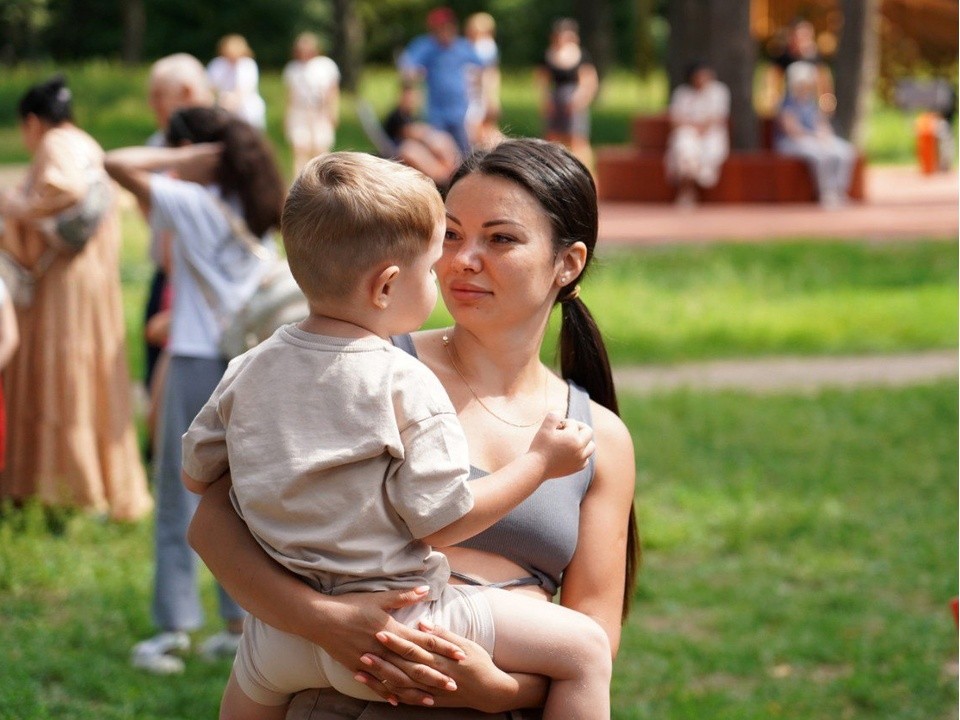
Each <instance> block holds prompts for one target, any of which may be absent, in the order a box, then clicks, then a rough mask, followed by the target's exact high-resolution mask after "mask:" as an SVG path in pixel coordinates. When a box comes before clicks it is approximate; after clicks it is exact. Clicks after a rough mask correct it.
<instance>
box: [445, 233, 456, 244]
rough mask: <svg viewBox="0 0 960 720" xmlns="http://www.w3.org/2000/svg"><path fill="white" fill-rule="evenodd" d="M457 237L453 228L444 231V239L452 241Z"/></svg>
mask: <svg viewBox="0 0 960 720" xmlns="http://www.w3.org/2000/svg"><path fill="white" fill-rule="evenodd" d="M456 239H457V234H456V233H455V232H454V231H453V230H447V231H445V232H444V233H443V241H444V242H451V241H453V240H456Z"/></svg>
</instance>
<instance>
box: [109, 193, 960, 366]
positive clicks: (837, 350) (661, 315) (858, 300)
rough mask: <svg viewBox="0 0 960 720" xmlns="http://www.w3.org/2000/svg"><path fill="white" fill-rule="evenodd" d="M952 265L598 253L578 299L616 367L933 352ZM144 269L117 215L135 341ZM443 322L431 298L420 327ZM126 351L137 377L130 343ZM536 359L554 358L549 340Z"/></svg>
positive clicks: (749, 249)
mask: <svg viewBox="0 0 960 720" xmlns="http://www.w3.org/2000/svg"><path fill="white" fill-rule="evenodd" d="M958 262H960V260H958V248H957V243H956V242H955V241H950V240H931V241H929V242H904V243H882V244H871V243H856V242H845V241H837V242H828V241H820V240H818V241H813V242H804V241H796V242H792V243H779V242H778V243H771V244H769V245H758V244H749V245H748V244H737V243H722V244H717V245H709V246H707V245H704V246H676V247H661V248H643V249H629V250H621V249H617V250H609V251H606V250H603V249H602V248H601V252H600V254H599V255H598V257H597V260H596V262H595V264H594V266H593V267H592V269H591V274H590V275H589V276H588V277H587V278H586V279H585V280H584V282H583V294H582V297H583V298H584V300H585V302H586V303H587V305H588V307H590V309H591V311H592V312H593V313H594V315H595V316H596V319H597V322H598V324H599V325H600V328H601V330H603V332H604V334H605V336H606V338H607V342H608V349H609V351H610V354H611V357H612V359H613V362H615V363H617V364H626V363H651V362H655V363H667V362H675V361H680V360H698V359H715V358H726V357H737V356H741V355H754V356H756V355H784V354H792V355H822V354H833V355H839V354H848V353H897V352H906V351H911V350H928V349H941V348H950V347H955V346H956V345H957V327H958V320H957V307H958V289H957V284H958V283H957V280H958V278H957V267H958ZM150 272H151V269H150V265H149V261H148V260H147V254H146V235H145V228H144V225H143V222H142V220H140V218H139V216H138V215H137V214H136V213H135V212H133V211H132V210H130V211H127V212H126V213H125V215H124V250H123V258H122V267H121V274H122V277H123V280H124V297H125V306H126V316H127V320H128V323H127V327H128V337H130V338H139V337H140V333H141V324H142V323H141V314H142V311H141V308H142V307H143V302H144V296H145V293H146V290H147V282H148V280H149V277H150ZM554 315H555V317H554V325H555V326H556V321H557V319H558V314H557V313H554ZM449 322H450V316H449V314H448V313H447V312H446V310H445V308H444V307H443V304H442V301H441V302H440V303H439V304H438V307H437V309H436V311H435V312H434V313H433V315H432V316H431V318H430V320H429V321H428V323H427V325H428V326H429V327H439V326H443V325H447V324H449ZM128 352H129V355H130V363H131V367H132V368H134V374H135V375H137V376H139V372H140V371H139V368H140V367H141V366H142V354H143V353H142V349H141V347H140V343H139V342H137V341H134V342H130V343H129V344H128ZM544 355H545V358H548V359H549V358H553V356H554V345H553V343H552V341H548V342H547V344H546V346H545V351H544Z"/></svg>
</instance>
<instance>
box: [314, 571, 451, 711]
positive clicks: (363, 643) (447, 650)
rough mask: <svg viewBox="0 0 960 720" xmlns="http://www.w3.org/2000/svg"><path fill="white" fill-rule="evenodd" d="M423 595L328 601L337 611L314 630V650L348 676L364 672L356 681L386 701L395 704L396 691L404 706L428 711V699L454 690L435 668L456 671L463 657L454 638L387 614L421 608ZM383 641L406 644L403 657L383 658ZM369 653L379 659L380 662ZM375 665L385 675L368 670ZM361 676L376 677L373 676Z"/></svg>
mask: <svg viewBox="0 0 960 720" xmlns="http://www.w3.org/2000/svg"><path fill="white" fill-rule="evenodd" d="M427 591H428V589H427V588H426V587H422V588H415V589H413V590H394V591H388V592H370V593H351V594H347V595H339V596H334V597H330V598H329V600H330V601H331V602H333V603H336V605H337V607H338V608H339V609H338V610H334V615H332V616H330V621H329V622H325V623H324V624H323V627H322V628H318V629H317V637H316V638H313V641H314V642H317V641H318V639H322V642H318V644H320V645H321V646H322V647H323V649H324V650H326V651H327V652H328V653H329V654H330V656H331V657H332V658H333V659H334V660H336V661H337V662H339V663H341V664H343V665H345V666H346V667H348V668H351V669H353V670H362V671H364V672H358V674H357V676H356V677H357V680H359V681H361V682H364V683H366V684H367V685H369V686H370V687H371V688H372V689H373V690H374V692H376V693H377V694H378V695H380V696H381V697H382V698H384V699H385V700H387V701H389V702H392V703H394V704H396V702H397V700H398V699H399V698H398V697H397V692H396V690H397V689H403V690H405V693H404V702H407V703H411V704H417V705H432V704H433V698H432V693H435V692H437V691H438V690H446V691H448V692H449V691H453V690H456V687H457V685H456V683H455V682H454V681H453V679H452V678H450V677H449V676H448V675H446V674H445V673H443V672H442V671H440V670H438V669H437V666H439V664H440V663H441V662H442V661H446V662H447V663H449V664H450V665H452V666H455V665H456V662H457V660H459V659H461V658H463V657H465V654H464V652H463V650H461V649H460V647H459V645H458V644H456V640H457V639H456V638H455V637H453V636H451V638H452V639H447V638H444V637H440V636H437V635H434V634H430V633H427V632H423V631H420V630H415V629H413V628H409V627H406V626H404V625H401V624H400V623H399V622H397V621H396V620H395V619H394V618H393V616H391V615H390V614H389V611H390V610H396V609H399V608H402V607H406V606H408V605H414V604H416V603H418V602H422V601H423V599H424V598H425V597H426V594H427ZM328 612H329V611H328ZM386 636H390V637H396V638H398V640H399V641H400V642H403V643H405V644H404V645H403V647H402V651H403V652H404V653H406V654H405V655H400V654H394V653H392V652H389V651H386V652H385V651H384V649H383V647H381V645H380V643H381V642H382V640H381V638H382V637H386ZM410 647H416V648H417V650H419V653H418V654H416V653H411V652H409V648H410ZM374 653H378V654H379V655H383V658H381V657H379V656H378V655H374ZM378 664H386V665H388V666H389V669H388V670H387V671H386V672H378V671H375V670H372V669H373V668H375V667H377V666H378ZM401 667H402V668H403V669H400V668H401ZM365 671H370V672H378V676H374V675H371V674H368V673H367V672H365ZM371 678H372V679H371ZM382 679H387V681H388V683H387V685H385V684H384V683H382V682H380V680H382Z"/></svg>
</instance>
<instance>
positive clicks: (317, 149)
mask: <svg viewBox="0 0 960 720" xmlns="http://www.w3.org/2000/svg"><path fill="white" fill-rule="evenodd" d="M292 55H293V59H292V60H291V61H290V62H288V63H287V65H286V67H284V69H283V84H284V86H285V87H286V89H287V111H286V117H285V118H284V131H285V133H286V136H287V141H288V142H289V143H290V146H291V147H292V148H293V166H294V171H295V172H297V173H299V172H300V170H302V169H303V166H304V165H306V164H307V161H308V160H310V158H313V157H316V156H317V155H322V154H323V153H328V152H330V150H331V149H332V148H333V142H334V130H335V128H336V127H337V123H338V122H339V119H340V70H339V68H337V64H336V63H335V62H334V61H333V60H331V59H330V58H329V57H327V56H326V55H322V54H321V53H320V42H319V40H318V39H317V36H316V35H314V34H313V33H309V32H305V33H301V34H300V35H298V36H297V39H296V40H295V41H294V43H293V53H292Z"/></svg>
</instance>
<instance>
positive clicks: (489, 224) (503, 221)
mask: <svg viewBox="0 0 960 720" xmlns="http://www.w3.org/2000/svg"><path fill="white" fill-rule="evenodd" d="M494 225H514V226H516V227H523V223H521V222H517V221H516V220H507V219H506V218H502V219H501V218H497V219H496V220H487V221H486V222H485V223H483V225H481V226H480V227H493V226H494Z"/></svg>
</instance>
